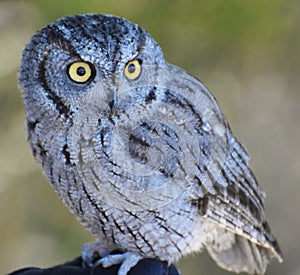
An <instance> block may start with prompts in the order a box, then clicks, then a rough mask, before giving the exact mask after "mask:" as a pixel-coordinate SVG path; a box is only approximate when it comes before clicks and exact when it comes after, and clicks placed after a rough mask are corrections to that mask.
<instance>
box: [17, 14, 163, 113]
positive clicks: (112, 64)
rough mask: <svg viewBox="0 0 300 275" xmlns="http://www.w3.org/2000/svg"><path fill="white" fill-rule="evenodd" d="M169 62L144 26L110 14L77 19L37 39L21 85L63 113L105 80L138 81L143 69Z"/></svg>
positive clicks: (65, 21) (51, 28)
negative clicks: (123, 78) (122, 75)
mask: <svg viewBox="0 0 300 275" xmlns="http://www.w3.org/2000/svg"><path fill="white" fill-rule="evenodd" d="M163 63H164V59H163V56H162V52H161V50H160V47H159V46H158V44H157V43H156V42H155V41H154V40H153V39H152V38H151V36H150V35H149V34H148V33H147V32H146V31H144V30H143V29H141V28H140V27H139V26H138V25H135V24H132V23H130V22H129V21H127V20H125V19H122V18H118V17H114V16H109V15H92V14H90V15H82V16H81V15H77V16H74V17H67V18H62V19H60V20H58V21H56V22H55V23H53V24H50V25H49V26H47V27H45V28H44V29H43V30H41V31H40V32H39V33H38V34H36V35H35V36H34V37H33V38H32V40H31V42H30V43H29V44H28V45H27V46H26V49H25V51H24V55H23V60H22V66H21V71H20V76H19V78H20V86H21V88H22V90H23V91H24V90H25V91H29V93H30V94H31V95H30V98H36V99H37V98H39V100H41V101H40V102H45V105H44V106H45V107H46V106H51V105H52V102H49V104H47V101H49V100H50V101H51V100H52V101H53V102H54V103H55V104H56V106H57V107H56V108H57V109H59V112H61V113H62V112H66V111H67V110H66V109H68V108H72V107H74V106H73V105H74V102H75V101H76V100H78V98H80V97H82V96H84V95H85V93H87V92H88V91H90V90H91V89H92V88H93V86H95V85H96V84H97V83H99V82H101V81H103V79H104V78H107V77H111V78H113V77H112V76H113V74H116V73H118V72H124V73H128V74H129V77H130V75H131V76H132V77H134V76H135V74H136V73H137V71H138V70H139V69H140V67H141V66H142V65H143V66H146V65H162V64H163ZM24 97H25V104H26V103H27V100H26V98H27V94H26V93H25V96H24ZM28 98H29V97H28ZM30 101H31V99H30ZM68 106H69V107H68Z"/></svg>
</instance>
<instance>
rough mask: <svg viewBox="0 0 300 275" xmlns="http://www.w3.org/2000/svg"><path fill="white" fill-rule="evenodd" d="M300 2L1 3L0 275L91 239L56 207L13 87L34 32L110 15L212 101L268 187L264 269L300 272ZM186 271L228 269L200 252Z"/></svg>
mask: <svg viewBox="0 0 300 275" xmlns="http://www.w3.org/2000/svg"><path fill="white" fill-rule="evenodd" d="M299 10H300V2H299V1H297V0H288V1H287V0H273V1H269V0H243V1H239V0H226V1H224V0H214V1H204V0H194V1H192V0H187V1H178V0H164V1H161V0H149V1H148V0H147V1H146V0H145V1H143V0H131V1H129V0H123V1H118V0H102V1H100V0H98V1H96V0H94V1H92V0H77V1H73V0H59V1H55V0H53V1H49V0H47V1H46V0H39V1H33V0H32V1H30V0H27V1H14V0H8V1H0V62H1V65H0V244H1V245H0V247H1V249H0V274H5V273H7V272H11V271H13V270H15V269H18V268H21V267H25V266H39V267H49V266H51V265H54V264H59V263H62V262H64V261H66V260H69V259H72V258H73V257H75V256H77V255H79V254H80V251H81V246H82V245H83V243H85V242H87V241H92V240H93V238H92V236H91V235H90V234H89V233H88V232H87V231H86V230H85V229H83V228H82V227H81V225H80V224H79V223H78V222H77V221H76V220H75V218H74V217H73V216H72V215H71V214H70V213H69V211H68V210H67V209H66V208H65V207H64V205H63V204H62V203H61V202H60V200H59V199H58V197H57V196H56V195H55V193H54V191H53V190H52V188H51V187H50V185H49V184H48V183H47V182H46V180H45V179H44V177H43V175H42V173H41V170H40V168H39V167H38V165H37V164H36V163H35V161H34V160H33V158H32V156H31V153H30V151H29V148H28V146H27V143H26V136H25V130H24V109H23V105H22V99H21V95H20V92H19V90H18V87H17V76H16V74H17V70H18V67H19V64H20V58H21V53H22V50H23V48H24V45H25V44H26V43H27V42H28V41H29V39H30V37H31V36H32V35H33V34H34V33H35V32H36V31H37V30H38V29H40V28H42V27H43V26H44V25H46V24H48V23H50V22H52V21H54V20H56V19H57V18H59V17H62V16H66V15H71V14H77V13H111V14H114V15H119V16H122V17H126V18H127V19H129V20H130V21H133V22H135V23H138V24H139V25H140V26H142V27H143V28H145V29H146V30H148V31H149V32H150V33H151V34H152V36H153V37H154V38H155V39H156V40H157V41H158V42H159V44H160V45H161V46H162V48H163V50H164V54H165V57H166V58H167V60H168V61H169V62H170V63H173V64H176V65H178V66H180V67H182V68H184V69H185V70H186V71H188V72H189V73H191V74H193V75H195V76H197V77H198V78H199V79H201V80H202V81H203V82H204V83H205V84H206V86H207V87H208V88H209V89H210V90H211V91H212V92H213V94H214V95H215V96H216V98H217V100H218V102H219V104H220V105H221V107H222V109H223V112H224V113H225V115H226V116H227V118H228V120H229V122H230V125H231V127H232V129H233V131H234V133H235V135H236V136H237V137H238V138H239V140H240V141H242V143H243V144H244V145H245V146H246V147H247V149H248V151H249V152H250V155H251V157H252V158H251V166H252V168H253V170H254V172H255V175H256V176H257V178H258V180H259V182H260V185H261V186H262V187H263V189H264V190H265V191H266V193H267V200H266V206H265V208H266V215H267V217H268V220H269V222H270V225H271V227H272V230H273V232H274V234H275V235H276V236H277V238H278V240H279V243H280V244H281V247H282V250H283V253H284V262H283V264H278V263H277V262H276V261H273V262H272V263H271V264H270V266H269V268H268V271H267V274H273V275H279V274H280V275H282V274H288V275H299V274H300V262H299V259H300V252H299V251H300V238H299V233H300V198H299V196H300V146H299V142H300V127H299V120H300V91H299V83H300V77H299V76H300V75H299V72H300V62H299V61H300V16H299ZM177 265H178V267H179V268H180V269H181V271H182V274H216V275H225V274H231V273H229V272H226V271H223V270H221V269H220V268H218V267H217V266H216V265H215V264H214V263H213V261H212V260H211V259H210V257H209V256H208V255H207V254H206V253H202V254H199V255H192V256H189V257H187V258H185V259H182V260H181V261H180V262H179V263H178V264H177Z"/></svg>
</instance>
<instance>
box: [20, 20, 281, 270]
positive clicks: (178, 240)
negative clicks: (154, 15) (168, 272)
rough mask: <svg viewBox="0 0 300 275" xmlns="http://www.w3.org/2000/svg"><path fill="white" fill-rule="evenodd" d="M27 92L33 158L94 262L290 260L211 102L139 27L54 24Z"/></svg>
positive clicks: (28, 60)
mask: <svg viewBox="0 0 300 275" xmlns="http://www.w3.org/2000/svg"><path fill="white" fill-rule="evenodd" d="M19 86H20V89H21V91H22V95H23V101H24V104H25V109H26V125H27V132H28V141H29V144H30V147H31V150H32V153H33V156H34V157H35V159H36V160H37V161H38V162H39V163H40V164H41V166H42V168H43V171H44V172H45V175H46V177H47V178H48V180H49V182H50V183H51V185H52V186H53V188H54V190H55V191H56V193H57V194H58V196H59V197H60V199H61V200H62V201H63V202H64V204H66V205H67V207H68V208H69V209H70V211H71V212H72V213H73V214H74V215H75V216H76V218H77V219H78V220H79V221H80V222H81V223H82V225H83V226H84V227H86V228H87V229H88V230H89V231H90V232H91V233H92V234H93V235H94V236H95V237H96V238H97V241H96V242H95V243H87V244H85V245H84V247H83V250H82V257H83V260H84V262H85V264H86V265H88V266H95V265H99V264H102V265H103V266H104V267H106V266H111V265H114V264H118V263H121V267H120V269H119V271H118V274H119V275H124V274H127V273H128V271H129V270H130V269H131V268H132V267H133V266H135V265H136V263H137V262H138V261H139V260H140V259H142V258H146V257H148V258H157V259H160V260H162V261H167V262H168V263H170V264H171V263H174V262H176V261H177V260H178V259H180V258H181V257H182V256H184V255H187V254H190V253H193V252H199V251H202V250H207V251H208V253H209V254H210V255H211V257H212V258H213V259H214V260H215V262H216V263H217V264H218V265H219V266H220V267H222V268H224V269H227V270H230V271H232V272H247V273H250V274H254V273H257V274H263V273H264V272H265V271H266V266H267V263H268V262H269V260H270V259H271V258H272V257H275V258H277V259H278V260H279V261H281V260H282V254H281V251H280V248H279V246H278V244H277V241H276V239H275V237H274V236H273V235H272V233H271V230H270V228H269V225H268V223H267V221H266V218H265V214H264V197H265V194H264V192H263V191H262V189H261V188H260V187H259V185H258V183H257V181H256V179H255V177H254V175H253V173H252V172H251V170H250V168H249V166H248V162H249V157H248V154H247V152H246V150H245V149H244V147H243V146H242V145H241V144H240V143H239V142H238V141H237V140H236V138H235V137H234V136H233V134H232V132H231V130H230V127H229V125H228V123H227V121H226V119H225V117H224V115H223V114H222V112H221V110H220V107H219V106H218V104H217V102H216V100H215V98H214V97H213V95H212V94H211V93H210V92H209V91H208V89H207V88H206V87H205V86H204V85H203V84H202V83H201V82H200V81H199V80H197V79H196V78H194V77H192V76H190V75H189V74H187V73H186V72H185V71H184V70H182V69H180V68H178V67H176V66H174V65H171V64H169V63H167V61H166V60H165V59H164V56H163V53H162V50H161V48H160V46H159V45H158V44H157V42H156V41H155V40H154V39H153V38H152V37H151V36H150V35H149V34H148V33H147V32H146V31H145V30H143V29H142V28H140V27H139V26H138V25H136V24H133V23H131V22H129V21H127V20H126V19H123V18H120V17H115V16H112V15H102V14H85V15H76V16H70V17H65V18H62V19H59V20H57V21H56V22H54V23H52V24H50V25H48V26H46V27H45V28H43V29H42V30H40V31H39V32H37V33H36V34H35V35H34V36H33V37H32V39H31V41H30V42H29V43H28V44H27V46H26V48H25V50H24V53H23V58H22V62H21V67H20V71H19ZM115 250H117V251H120V254H110V252H112V251H115ZM96 256H101V259H100V260H96V259H97V257H96Z"/></svg>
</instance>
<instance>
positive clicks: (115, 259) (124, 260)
mask: <svg viewBox="0 0 300 275" xmlns="http://www.w3.org/2000/svg"><path fill="white" fill-rule="evenodd" d="M142 258H143V257H142V256H139V255H136V254H134V253H132V252H125V253H123V254H113V255H107V256H105V257H103V258H101V259H100V260H98V261H96V263H95V264H94V267H96V266H98V265H102V266H103V267H105V268H106V267H110V266H112V265H117V264H121V266H120V268H119V270H118V275H126V274H127V273H128V272H129V270H130V269H131V268H133V267H134V266H136V264H137V263H138V262H139V261H140V260H141V259H142Z"/></svg>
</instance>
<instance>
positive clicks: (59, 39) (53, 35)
mask: <svg viewBox="0 0 300 275" xmlns="http://www.w3.org/2000/svg"><path fill="white" fill-rule="evenodd" d="M47 38H48V41H49V44H51V45H52V47H56V48H58V49H62V50H64V51H66V52H68V53H70V54H71V55H77V51H76V50H75V48H74V47H73V45H72V43H71V41H70V40H69V39H68V37H67V36H66V35H65V34H64V33H63V32H62V31H61V30H60V29H59V28H58V27H57V26H55V25H54V26H51V29H50V31H49V32H48V35H47Z"/></svg>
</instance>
